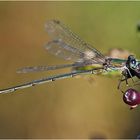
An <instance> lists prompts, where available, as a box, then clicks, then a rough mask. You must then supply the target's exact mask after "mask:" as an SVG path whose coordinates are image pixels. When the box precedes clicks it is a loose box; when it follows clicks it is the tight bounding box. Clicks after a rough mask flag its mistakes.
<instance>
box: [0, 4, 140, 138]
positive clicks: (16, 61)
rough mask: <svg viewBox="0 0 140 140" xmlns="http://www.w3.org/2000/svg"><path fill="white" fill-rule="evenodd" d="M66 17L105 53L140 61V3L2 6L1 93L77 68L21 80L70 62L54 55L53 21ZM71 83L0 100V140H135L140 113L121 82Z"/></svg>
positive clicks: (102, 79)
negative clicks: (50, 47) (25, 70)
mask: <svg viewBox="0 0 140 140" xmlns="http://www.w3.org/2000/svg"><path fill="white" fill-rule="evenodd" d="M50 19H59V20H60V21H62V22H63V23H65V24H66V25H67V26H69V27H70V28H71V29H72V30H73V31H74V32H76V33H77V34H78V35H80V37H81V38H83V39H84V40H86V41H87V42H89V43H90V44H93V46H94V47H96V48H97V49H98V50H100V51H101V52H102V53H105V54H106V53H107V52H108V50H109V49H111V48H122V49H126V50H129V51H130V52H133V53H134V54H136V56H137V57H140V53H139V52H140V38H139V33H138V32H137V24H138V23H139V21H140V2H80V1H79V2H49V1H48V2H47V1H46V2H0V88H1V89H2V88H6V87H10V86H13V85H17V84H20V83H24V82H28V81H31V80H33V79H38V78H42V77H46V76H49V75H53V74H58V73H64V72H68V71H70V70H61V71H60V70H58V71H53V72H41V73H30V74H17V73H16V70H17V69H18V68H21V67H25V66H36V65H53V64H63V63H67V62H65V61H64V60H61V59H58V58H56V57H55V56H53V55H50V54H49V53H47V51H46V50H45V49H44V47H43V46H44V45H45V44H46V43H47V41H49V39H50V38H49V37H48V35H47V33H46V32H45V29H44V24H45V22H46V21H47V20H50ZM92 77H93V80H92V82H91V80H90V81H89V78H90V77H89V76H83V77H81V78H71V79H65V80H59V81H55V82H52V83H47V84H44V85H40V86H35V87H32V88H28V89H24V90H19V91H16V92H14V93H12V94H6V95H0V138H79V139H81V138H87V139H91V138H136V137H137V136H138V135H139V134H140V121H139V120H140V107H137V108H136V109H134V110H131V111H130V110H129V107H128V106H127V105H126V104H124V102H123V100H122V93H120V92H119V91H118V90H117V88H116V87H117V84H118V78H108V77H103V76H92Z"/></svg>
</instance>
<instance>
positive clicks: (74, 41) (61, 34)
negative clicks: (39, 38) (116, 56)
mask: <svg viewBox="0 0 140 140" xmlns="http://www.w3.org/2000/svg"><path fill="white" fill-rule="evenodd" d="M45 28H46V31H47V32H48V34H49V35H50V36H51V37H52V39H53V40H59V41H62V42H64V43H65V44H67V45H68V46H71V47H72V48H74V49H76V50H77V51H79V52H82V53H83V54H85V55H86V56H87V55H88V54H92V55H89V56H88V57H90V59H94V60H96V61H98V62H99V61H100V62H102V63H103V62H104V61H105V56H104V55H102V54H101V53H100V52H99V51H98V50H96V49H95V48H93V47H92V46H91V45H89V44H87V43H86V42H85V41H83V40H82V39H81V38H80V37H79V36H77V35H76V34H74V33H73V32H72V31H71V30H70V29H69V28H68V27H67V26H65V25H64V24H62V23H61V22H60V21H57V20H50V21H48V22H47V23H46V25H45ZM57 56H60V57H61V55H57ZM80 57H81V56H80Z"/></svg>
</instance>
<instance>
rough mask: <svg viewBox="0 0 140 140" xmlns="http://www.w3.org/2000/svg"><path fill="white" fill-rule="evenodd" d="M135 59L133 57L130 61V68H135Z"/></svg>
mask: <svg viewBox="0 0 140 140" xmlns="http://www.w3.org/2000/svg"><path fill="white" fill-rule="evenodd" d="M136 63H137V62H136V60H135V59H132V60H131V61H130V66H131V67H132V68H136Z"/></svg>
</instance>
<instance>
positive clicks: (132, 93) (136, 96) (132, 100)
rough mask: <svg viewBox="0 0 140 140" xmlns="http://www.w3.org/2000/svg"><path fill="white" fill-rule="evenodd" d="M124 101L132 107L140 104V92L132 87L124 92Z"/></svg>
mask: <svg viewBox="0 0 140 140" xmlns="http://www.w3.org/2000/svg"><path fill="white" fill-rule="evenodd" d="M123 101H124V102H125V103H126V104H128V105H129V106H130V109H133V108H135V107H137V106H138V105H139V104H140V93H139V92H138V91H137V90H135V89H132V88H130V89H128V90H126V91H125V92H124V95H123Z"/></svg>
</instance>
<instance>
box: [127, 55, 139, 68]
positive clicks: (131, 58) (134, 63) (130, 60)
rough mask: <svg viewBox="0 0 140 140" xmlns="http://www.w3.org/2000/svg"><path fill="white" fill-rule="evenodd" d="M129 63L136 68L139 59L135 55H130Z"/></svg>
mask: <svg viewBox="0 0 140 140" xmlns="http://www.w3.org/2000/svg"><path fill="white" fill-rule="evenodd" d="M127 65H128V66H129V67H130V68H132V69H136V67H137V61H136V59H135V57H134V55H129V56H128V59H127Z"/></svg>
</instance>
